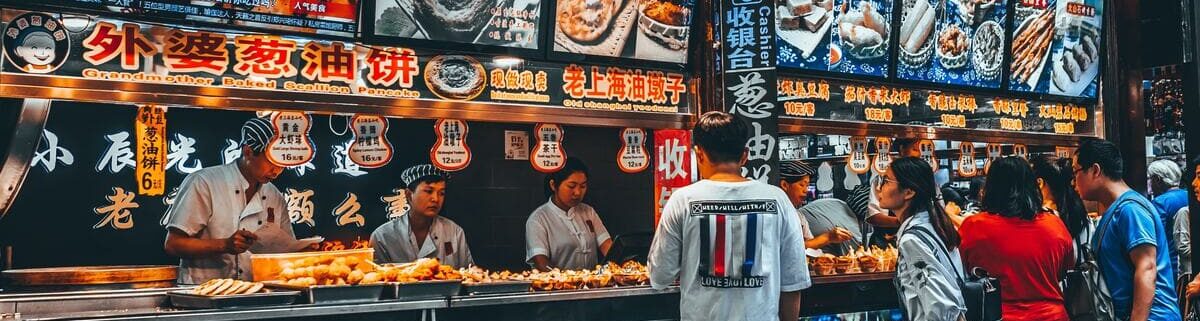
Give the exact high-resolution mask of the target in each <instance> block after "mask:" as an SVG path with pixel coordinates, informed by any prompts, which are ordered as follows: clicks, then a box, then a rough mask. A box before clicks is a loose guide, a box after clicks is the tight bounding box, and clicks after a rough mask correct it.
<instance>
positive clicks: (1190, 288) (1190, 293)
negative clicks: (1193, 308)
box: [1187, 275, 1200, 299]
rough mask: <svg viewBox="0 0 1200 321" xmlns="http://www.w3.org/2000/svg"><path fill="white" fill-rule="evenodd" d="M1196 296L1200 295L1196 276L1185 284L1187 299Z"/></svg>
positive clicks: (1199, 278)
mask: <svg viewBox="0 0 1200 321" xmlns="http://www.w3.org/2000/svg"><path fill="white" fill-rule="evenodd" d="M1197 294H1200V275H1197V276H1196V278H1195V279H1193V280H1192V282H1188V284H1187V297H1188V298H1189V299H1190V298H1193V297H1195V296H1196V295H1197Z"/></svg>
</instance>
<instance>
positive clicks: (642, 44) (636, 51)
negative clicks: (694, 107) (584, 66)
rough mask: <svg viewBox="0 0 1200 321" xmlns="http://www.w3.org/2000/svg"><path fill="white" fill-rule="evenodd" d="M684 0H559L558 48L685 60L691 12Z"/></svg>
mask: <svg viewBox="0 0 1200 321" xmlns="http://www.w3.org/2000/svg"><path fill="white" fill-rule="evenodd" d="M685 2H687V1H684V0H557V7H556V12H555V15H554V51H557V52H565V53H575V54H584V55H593V56H604V57H622V58H634V59H643V60H655V61H663V62H672V63H685V62H687V47H688V37H689V30H690V28H689V25H690V24H691V21H692V10H693V8H691V7H690V6H689V5H687V4H686V3H685Z"/></svg>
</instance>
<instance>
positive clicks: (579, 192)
mask: <svg viewBox="0 0 1200 321" xmlns="http://www.w3.org/2000/svg"><path fill="white" fill-rule="evenodd" d="M545 188H546V194H547V196H549V197H550V200H549V201H547V202H546V204H544V205H542V206H540V207H538V208H537V209H535V210H534V211H533V213H532V214H530V215H529V220H527V221H526V222H525V260H526V263H529V264H530V265H531V266H533V267H534V268H536V269H538V270H539V271H549V270H550V269H551V268H559V269H570V270H580V269H590V268H594V267H595V266H596V264H597V263H598V262H599V258H601V257H603V256H605V255H607V254H608V250H609V248H611V247H612V239H611V237H609V235H608V229H606V228H604V223H603V222H601V221H600V216H599V215H597V214H596V210H595V209H593V208H592V207H591V206H588V205H587V204H584V203H583V197H584V196H586V195H587V188H588V169H587V165H584V164H583V161H580V160H579V159H577V158H573V157H572V158H568V159H567V161H566V164H564V166H563V168H562V169H560V170H559V171H557V172H554V173H551V174H549V175H546V181H545Z"/></svg>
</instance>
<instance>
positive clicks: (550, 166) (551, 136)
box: [529, 124, 567, 173]
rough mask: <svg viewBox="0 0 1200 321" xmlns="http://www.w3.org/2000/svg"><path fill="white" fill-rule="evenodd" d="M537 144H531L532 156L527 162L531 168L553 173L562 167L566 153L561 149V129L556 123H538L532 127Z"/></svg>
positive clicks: (565, 160)
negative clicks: (531, 165)
mask: <svg viewBox="0 0 1200 321" xmlns="http://www.w3.org/2000/svg"><path fill="white" fill-rule="evenodd" d="M533 133H534V135H536V136H537V144H534V145H533V148H534V150H533V157H530V158H529V162H530V163H531V164H533V169H535V170H537V171H539V172H542V173H553V172H555V171H558V170H560V169H562V168H563V165H565V164H566V162H567V153H566V152H565V151H563V149H562V139H563V129H562V127H560V126H558V125H556V124H538V125H537V127H534V129H533Z"/></svg>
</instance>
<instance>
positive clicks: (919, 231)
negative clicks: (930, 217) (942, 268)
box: [908, 225, 963, 286]
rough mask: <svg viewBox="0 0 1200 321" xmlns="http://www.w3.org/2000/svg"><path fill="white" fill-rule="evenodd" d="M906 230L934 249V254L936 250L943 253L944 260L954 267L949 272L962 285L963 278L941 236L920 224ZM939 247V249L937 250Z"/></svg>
mask: <svg viewBox="0 0 1200 321" xmlns="http://www.w3.org/2000/svg"><path fill="white" fill-rule="evenodd" d="M908 230H909V231H911V232H915V234H913V235H914V236H916V237H917V239H918V240H920V241H921V243H925V246H928V247H929V248H930V249H934V253H935V254H934V255H937V254H936V253H937V252H941V253H942V254H943V255H944V257H945V258H946V261H948V262H950V267H951V268H952V269H954V270H953V271H950V272H951V273H953V274H954V277H955V278H956V279H958V285H959V286H962V285H963V278H962V275H960V274H959V272H960V271H961V270H959V268H958V265H957V264H954V259H953V258H951V257H950V251H949V250H947V249H946V245H945V242H943V241H942V239H941V238H939V237H937V234H934V233H933V231H931V230H929V229H927V228H925V227H924V226H921V225H913V226H910V227H909V228H908ZM932 239H936V240H937V242H934V241H933V240H932ZM935 243H936V244H935ZM939 249H940V251H938V250H939Z"/></svg>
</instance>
